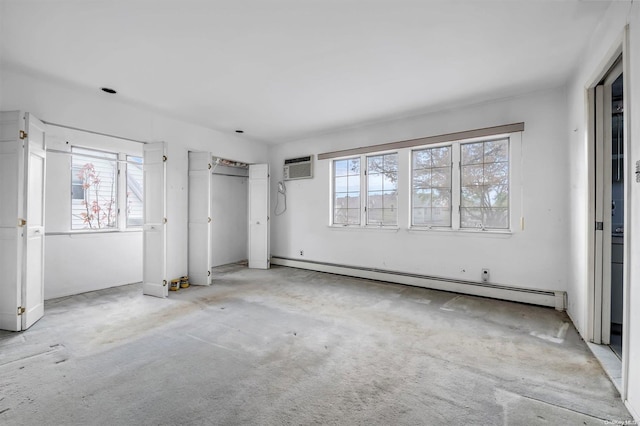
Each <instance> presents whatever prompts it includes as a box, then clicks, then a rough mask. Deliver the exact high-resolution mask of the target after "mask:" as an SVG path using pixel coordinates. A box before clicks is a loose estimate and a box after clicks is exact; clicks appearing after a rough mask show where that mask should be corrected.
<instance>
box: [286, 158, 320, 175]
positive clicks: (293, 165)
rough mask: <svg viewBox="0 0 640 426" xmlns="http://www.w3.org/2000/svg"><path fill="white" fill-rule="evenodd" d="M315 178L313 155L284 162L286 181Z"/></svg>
mask: <svg viewBox="0 0 640 426" xmlns="http://www.w3.org/2000/svg"><path fill="white" fill-rule="evenodd" d="M312 177H313V155H309V156H306V157H298V158H290V159H288V160H284V180H294V179H310V178H312Z"/></svg>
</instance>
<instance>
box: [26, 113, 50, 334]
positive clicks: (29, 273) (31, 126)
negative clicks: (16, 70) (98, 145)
mask: <svg viewBox="0 0 640 426" xmlns="http://www.w3.org/2000/svg"><path fill="white" fill-rule="evenodd" d="M25 127H26V129H27V135H28V136H27V142H26V143H25V160H26V170H25V174H24V176H25V179H26V182H25V199H24V202H25V207H24V209H25V212H26V214H25V216H26V221H27V223H26V225H25V226H24V228H23V229H24V232H23V239H24V261H23V265H24V269H23V279H22V307H23V308H24V312H23V313H22V329H23V330H26V329H27V328H29V327H31V325H32V324H34V323H35V322H36V321H38V320H39V319H40V318H42V316H43V315H44V195H45V193H44V190H45V167H46V155H45V150H46V145H45V127H44V124H43V123H42V122H41V121H40V120H38V119H37V118H35V117H34V116H32V115H30V114H28V113H27V114H25Z"/></svg>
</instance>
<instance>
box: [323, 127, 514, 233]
mask: <svg viewBox="0 0 640 426" xmlns="http://www.w3.org/2000/svg"><path fill="white" fill-rule="evenodd" d="M502 140H505V141H506V142H507V153H506V163H507V164H506V169H507V170H506V177H505V178H506V186H507V197H506V207H505V208H506V227H504V228H502V227H491V226H487V224H484V226H482V227H464V226H462V161H461V160H462V147H463V146H464V145H468V144H473V143H483V144H484V143H487V142H493V141H502ZM521 144H522V131H516V132H512V133H500V134H493V135H489V136H478V137H473V138H468V139H460V140H453V141H452V140H448V141H443V142H439V143H428V144H426V145H412V146H407V147H406V148H400V149H395V150H381V151H376V152H366V153H362V154H356V155H353V154H352V155H348V156H344V157H334V158H331V162H330V164H329V174H330V194H329V202H330V212H329V226H330V227H334V228H352V229H389V230H398V229H400V228H405V229H406V230H407V231H410V232H411V231H418V232H423V231H433V232H456V233H461V234H463V233H484V234H511V233H513V232H514V231H513V228H512V227H513V226H514V223H516V222H517V221H516V220H515V219H514V218H517V217H518V216H520V227H521V228H522V230H524V217H523V216H522V213H523V211H522V210H523V207H522V205H521V204H514V199H515V198H514V197H516V196H517V194H515V193H514V189H516V188H520V189H519V191H522V179H523V176H522V170H521V169H522V164H521V161H522V160H521V156H522V152H521V150H522V147H521ZM441 147H450V156H451V166H450V188H449V190H450V202H451V207H450V208H451V213H450V216H451V222H450V225H449V226H441V225H435V224H433V223H431V224H425V225H422V224H417V225H416V224H415V221H414V213H413V197H414V194H413V183H414V164H413V155H414V152H415V151H421V150H426V149H433V148H441ZM388 154H396V155H397V156H398V157H397V159H398V160H397V164H398V169H397V182H398V185H397V189H396V191H397V221H396V224H394V225H379V224H377V223H375V224H372V223H367V220H368V216H367V211H366V208H367V207H368V178H369V176H368V170H367V167H368V158H370V157H376V156H380V155H388ZM355 158H357V159H359V161H360V222H359V223H358V224H344V223H336V222H335V220H334V211H335V205H334V204H335V164H336V162H337V161H343V160H346V159H355ZM517 158H520V163H517V164H516V163H514V161H516V160H515V159H517ZM483 164H484V163H483ZM483 176H484V175H483ZM404 191H407V193H406V194H405V193H404ZM520 196H522V195H520Z"/></svg>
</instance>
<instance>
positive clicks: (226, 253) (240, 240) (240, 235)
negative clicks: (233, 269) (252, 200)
mask: <svg viewBox="0 0 640 426" xmlns="http://www.w3.org/2000/svg"><path fill="white" fill-rule="evenodd" d="M248 187H249V178H247V177H241V176H222V175H216V174H214V175H212V178H211V217H212V218H213V220H212V223H211V236H212V250H211V265H212V266H220V265H226V264H229V263H234V262H239V261H242V260H247V256H248V255H247V253H248V252H247V244H248V238H249V237H248V232H247V230H248V226H247V224H248V223H249V219H248V216H247V214H248V212H247V208H248V196H249V194H248Z"/></svg>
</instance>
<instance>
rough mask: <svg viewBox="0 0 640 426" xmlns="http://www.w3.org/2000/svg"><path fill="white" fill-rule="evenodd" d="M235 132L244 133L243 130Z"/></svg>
mask: <svg viewBox="0 0 640 426" xmlns="http://www.w3.org/2000/svg"><path fill="white" fill-rule="evenodd" d="M236 133H244V130H236Z"/></svg>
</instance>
